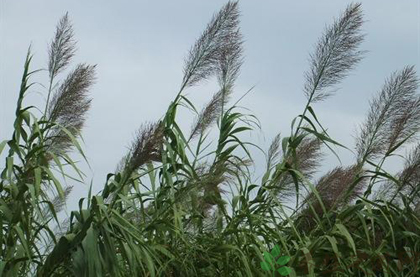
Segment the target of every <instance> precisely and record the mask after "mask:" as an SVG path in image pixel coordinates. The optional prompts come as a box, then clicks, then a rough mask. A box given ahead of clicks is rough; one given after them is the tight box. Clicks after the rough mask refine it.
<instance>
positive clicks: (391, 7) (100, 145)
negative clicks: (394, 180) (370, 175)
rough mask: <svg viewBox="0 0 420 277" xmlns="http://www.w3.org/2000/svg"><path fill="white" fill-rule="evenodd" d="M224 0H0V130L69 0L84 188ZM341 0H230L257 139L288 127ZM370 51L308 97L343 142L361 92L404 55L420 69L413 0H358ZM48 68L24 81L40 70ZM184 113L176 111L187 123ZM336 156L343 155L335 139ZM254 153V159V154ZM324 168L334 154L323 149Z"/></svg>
mask: <svg viewBox="0 0 420 277" xmlns="http://www.w3.org/2000/svg"><path fill="white" fill-rule="evenodd" d="M225 2H226V1H222V0H211V1H210V0H177V1H157V0H153V1H152V0H150V1H144V0H141V1H140V0H137V1H134V0H131V1H128V0H120V1H103V0H102V1H99V0H95V1H93V0H91V1H81V0H73V1H57V0H49V1H46V0H38V1H33V0H25V1H23V0H0V3H1V4H0V103H1V106H0V140H4V139H7V138H9V137H10V136H11V132H12V124H13V114H14V109H15V102H16V99H17V93H18V90H19V85H20V78H21V74H22V70H23V69H22V68H23V67H22V66H23V62H24V58H25V54H26V51H27V48H28V46H29V44H32V49H33V52H34V54H35V57H34V62H33V64H32V69H37V68H45V67H46V60H47V51H46V48H47V45H48V43H49V41H50V39H51V38H52V36H53V33H54V29H55V25H56V23H57V22H58V20H59V19H60V17H61V16H63V15H64V14H65V13H66V12H67V11H68V12H69V16H70V18H71V20H72V22H73V26H74V30H75V34H76V38H77V40H78V52H77V55H76V58H75V59H74V64H73V65H75V64H77V63H78V62H87V63H90V64H97V76H98V78H97V82H96V84H95V86H94V87H93V89H92V91H91V93H92V97H93V98H94V100H93V105H92V109H91V111H90V112H89V118H88V120H87V123H86V127H85V129H84V133H83V137H84V141H85V144H84V149H85V152H86V154H87V156H88V158H89V162H90V165H91V169H89V168H88V167H86V166H82V168H83V169H84V170H85V172H86V173H87V175H88V176H89V178H88V180H87V183H90V180H91V179H92V178H93V184H94V185H93V187H94V191H98V190H99V189H101V188H102V187H103V184H104V181H105V177H106V173H108V172H112V171H113V170H114V168H115V165H116V163H117V162H118V161H119V159H120V158H121V157H122V155H123V154H125V153H126V151H127V146H128V145H129V143H130V141H131V139H132V138H133V134H134V132H135V130H136V129H137V128H138V127H139V126H140V125H141V123H142V122H145V121H155V120H157V119H159V118H160V117H161V116H162V115H163V113H164V111H165V110H166V108H167V106H168V104H169V103H170V101H171V100H172V99H173V98H174V96H175V94H176V92H177V89H178V88H179V85H180V82H181V79H182V67H183V60H184V57H185V55H186V53H187V51H188V49H189V48H190V46H191V45H192V44H193V43H194V41H195V39H196V38H197V37H198V36H199V35H200V33H201V31H202V30H203V29H204V28H205V26H206V24H207V22H208V21H209V20H210V18H211V16H212V14H213V13H214V12H216V11H217V10H218V9H219V8H220V7H221V6H222V5H223V4H224V3H225ZM348 3H350V2H349V1H337V0H328V1H326V0H322V1H321V0H319V1H286V0H264V1H255V0H254V1H251V0H248V1H245V0H243V1H240V9H241V12H242V17H241V28H242V32H243V34H244V37H245V40H246V42H245V64H244V65H243V67H242V74H241V76H240V78H239V79H238V82H237V86H236V92H235V97H234V99H235V98H239V97H240V96H241V95H242V94H243V93H245V92H246V91H247V90H248V89H249V88H251V87H252V86H254V85H256V87H255V89H254V90H253V92H252V94H250V95H248V96H247V97H246V98H245V100H244V101H243V102H242V105H243V106H246V107H247V108H249V109H250V110H251V111H252V112H253V113H254V114H255V115H256V116H257V117H258V118H259V119H260V121H261V124H262V132H257V133H255V134H254V135H253V136H252V137H250V138H249V139H250V140H251V141H253V142H255V143H257V144H259V145H260V146H262V147H263V148H267V147H268V145H269V143H270V141H271V139H272V138H273V137H274V136H275V134H276V133H278V132H282V134H284V135H288V133H289V132H290V121H291V119H292V118H293V117H295V116H296V115H298V114H299V113H300V112H301V111H302V109H303V107H304V105H305V100H306V99H305V97H304V95H303V93H302V87H303V81H304V78H303V73H304V71H305V70H306V69H307V68H308V63H307V61H308V55H309V53H310V52H311V51H312V49H313V46H314V43H315V42H316V41H317V38H318V37H319V36H320V35H321V33H322V31H323V29H324V27H325V25H326V24H329V23H331V22H332V20H333V18H334V17H336V16H338V15H339V14H340V12H341V11H343V10H344V9H345V7H346V5H347V4H348ZM362 3H363V10H364V14H365V19H366V20H367V22H366V23H365V25H364V31H365V33H366V34H367V36H366V40H365V42H364V44H363V49H365V50H368V51H369V53H368V54H367V55H366V58H365V59H364V60H363V61H362V62H361V63H360V64H359V66H358V67H357V68H356V70H354V71H353V72H352V73H351V74H350V76H349V77H348V78H347V79H346V80H345V81H344V82H342V83H341V84H340V86H339V88H340V89H339V90H338V91H337V93H336V95H335V96H334V97H332V98H329V99H327V101H325V102H322V103H317V104H316V106H315V110H316V112H317V113H318V115H319V119H320V120H321V122H323V124H324V126H325V127H327V128H328V130H329V132H330V135H331V136H332V137H333V138H335V139H337V140H338V141H340V142H342V143H344V144H345V145H348V146H350V147H352V146H353V145H354V139H353V137H352V135H354V133H355V130H356V129H357V128H356V127H357V124H359V123H360V122H361V121H362V120H363V118H364V116H365V114H366V111H367V109H368V100H369V99H370V98H371V97H372V96H373V95H374V94H375V93H376V92H377V91H378V90H379V89H380V87H381V86H382V84H383V81H384V79H385V77H387V76H389V75H390V73H392V72H393V71H395V70H399V69H401V68H402V67H403V66H405V65H415V66H416V68H417V70H419V71H420V1H419V0H398V1H395V0H386V1H385V0H369V1H363V2H362ZM46 75H47V74H46V72H41V73H39V74H38V75H36V76H34V79H33V81H40V82H44V81H45V78H46ZM214 92H215V85H214V84H213V83H211V82H208V83H206V84H204V85H203V86H201V87H199V88H193V89H191V90H189V92H188V93H189V96H190V97H191V99H192V100H193V101H194V103H195V104H196V106H197V107H202V105H203V104H204V103H205V102H206V101H207V100H208V99H209V98H210V97H211V95H212V94H213V93H214ZM45 98H46V94H45V89H43V88H42V87H41V86H36V87H34V89H33V90H32V91H31V94H30V96H29V97H28V98H27V101H26V104H28V105H31V104H35V105H40V106H42V105H43V103H44V102H45ZM189 117H190V116H189V114H187V113H183V114H181V118H180V120H181V122H182V125H183V126H186V127H189V126H190V118H189ZM339 152H340V153H341V154H342V158H343V163H345V164H348V163H351V162H352V159H353V156H352V155H351V153H349V152H348V151H339ZM259 159H262V158H261V157H260V158H259ZM326 161H327V162H328V163H329V167H328V168H332V167H333V166H334V165H336V164H337V161H336V160H334V159H332V158H327V159H326ZM86 191H87V186H82V185H78V186H76V188H75V190H74V193H73V196H72V198H71V199H70V203H69V207H70V208H76V207H77V206H76V205H77V200H78V197H80V196H83V195H84V194H85V192H86Z"/></svg>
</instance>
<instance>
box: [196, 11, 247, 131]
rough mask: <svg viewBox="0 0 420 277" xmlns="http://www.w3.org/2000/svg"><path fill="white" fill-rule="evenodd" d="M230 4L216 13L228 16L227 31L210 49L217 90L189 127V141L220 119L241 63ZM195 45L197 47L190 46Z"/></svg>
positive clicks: (241, 50)
mask: <svg viewBox="0 0 420 277" xmlns="http://www.w3.org/2000/svg"><path fill="white" fill-rule="evenodd" d="M231 5H232V6H230V4H228V6H225V7H224V9H222V11H221V12H220V13H219V14H218V15H219V17H221V14H223V13H230V18H229V19H226V20H227V21H229V22H228V24H227V27H228V28H226V30H225V31H222V33H223V34H222V35H221V37H220V38H218V39H217V40H218V42H217V43H218V45H217V47H218V49H214V51H215V52H214V57H212V58H211V60H213V59H215V60H214V65H211V66H210V67H209V69H210V68H211V70H214V71H215V73H216V75H217V79H218V82H219V86H220V90H219V91H218V92H217V93H216V94H214V96H213V98H212V99H211V100H210V102H209V103H208V104H207V105H206V106H205V107H204V108H203V110H202V111H201V112H200V113H199V114H198V116H197V118H196V119H195V122H194V124H193V127H192V131H191V135H190V139H192V138H194V137H195V136H197V135H198V134H202V133H204V132H205V131H206V130H207V129H208V128H209V127H211V125H212V124H213V123H215V122H216V120H217V119H218V118H219V117H220V115H221V113H222V112H223V109H224V106H225V105H226V104H227V102H228V101H229V99H230V95H231V94H232V90H233V86H234V83H235V80H236V78H237V77H238V74H239V71H240V68H241V65H242V63H243V58H242V52H243V48H242V44H243V41H242V35H241V33H240V31H239V27H238V24H239V20H238V18H237V17H238V14H239V13H238V11H237V10H236V9H237V8H236V3H235V4H231ZM210 25H212V23H210ZM212 26H213V25H212ZM201 40H202V38H200V39H199V40H198V42H200V41H201ZM198 42H197V43H198ZM196 46H197V45H195V46H194V47H196ZM209 72H210V71H209Z"/></svg>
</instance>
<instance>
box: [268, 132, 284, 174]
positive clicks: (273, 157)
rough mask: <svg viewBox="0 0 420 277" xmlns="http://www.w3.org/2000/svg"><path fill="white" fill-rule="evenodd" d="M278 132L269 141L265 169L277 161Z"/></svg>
mask: <svg viewBox="0 0 420 277" xmlns="http://www.w3.org/2000/svg"><path fill="white" fill-rule="evenodd" d="M280 139H281V136H280V133H279V134H277V135H276V136H275V137H274V139H273V141H272V142H271V145H270V147H269V148H268V152H267V170H269V169H270V167H271V166H272V165H273V164H275V163H277V162H278V160H279V157H280V154H281V150H280Z"/></svg>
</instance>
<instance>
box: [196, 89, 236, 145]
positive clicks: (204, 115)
mask: <svg viewBox="0 0 420 277" xmlns="http://www.w3.org/2000/svg"><path fill="white" fill-rule="evenodd" d="M228 101H229V94H224V93H223V90H220V91H219V92H217V93H216V94H214V95H213V98H212V99H211V100H210V102H209V103H208V104H207V105H206V106H205V107H204V108H203V109H202V110H201V112H200V113H199V114H198V116H197V117H196V119H195V120H194V123H193V126H192V128H191V135H190V139H193V138H194V137H196V136H197V135H200V134H203V133H204V132H205V131H206V130H207V129H208V128H209V127H211V125H213V124H214V123H215V122H216V120H217V119H218V118H219V116H220V114H221V113H222V107H223V106H224V105H225V104H226V103H227V102H228Z"/></svg>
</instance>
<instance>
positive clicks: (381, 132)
mask: <svg viewBox="0 0 420 277" xmlns="http://www.w3.org/2000/svg"><path fill="white" fill-rule="evenodd" d="M418 84H419V80H418V78H417V77H416V72H415V70H414V67H412V66H409V67H405V68H404V69H403V70H401V71H399V72H395V73H393V74H392V75H391V77H390V78H389V79H387V80H386V81H385V85H384V86H383V88H382V90H381V91H380V93H379V95H378V96H377V97H376V98H374V99H373V100H372V101H371V103H370V110H369V113H368V116H367V119H366V121H365V123H364V124H363V125H362V126H361V128H360V133H359V136H358V138H357V141H356V150H357V155H358V159H359V160H363V159H376V158H378V157H379V156H380V155H382V154H385V153H386V152H387V151H389V150H391V149H392V148H393V147H394V146H396V145H398V144H399V143H401V142H404V140H407V141H410V138H411V139H413V138H415V136H414V134H416V133H417V132H418V131H419V129H420V105H419V104H420V98H419V96H417V95H416V90H417V88H418Z"/></svg>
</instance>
